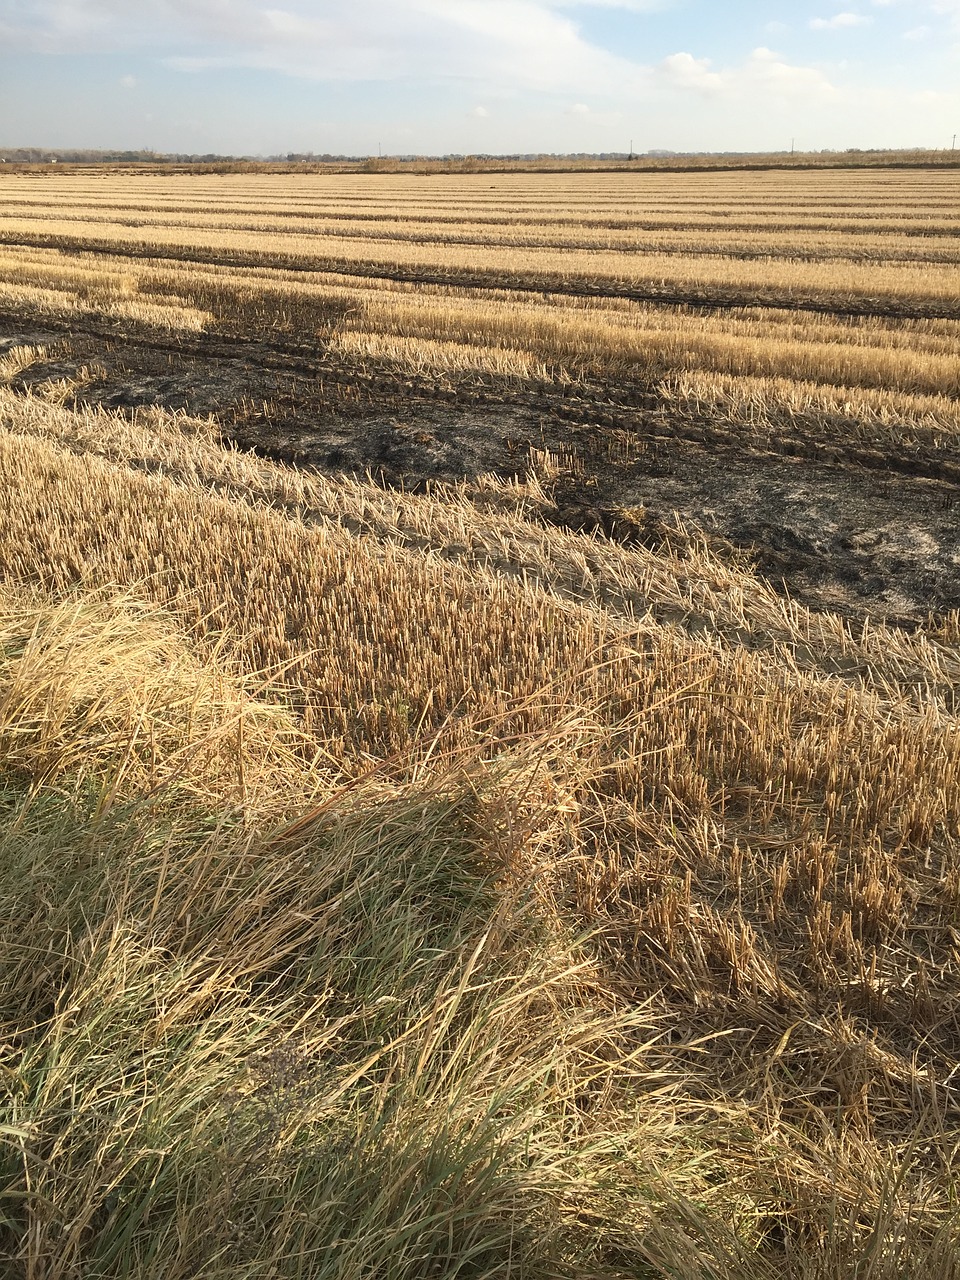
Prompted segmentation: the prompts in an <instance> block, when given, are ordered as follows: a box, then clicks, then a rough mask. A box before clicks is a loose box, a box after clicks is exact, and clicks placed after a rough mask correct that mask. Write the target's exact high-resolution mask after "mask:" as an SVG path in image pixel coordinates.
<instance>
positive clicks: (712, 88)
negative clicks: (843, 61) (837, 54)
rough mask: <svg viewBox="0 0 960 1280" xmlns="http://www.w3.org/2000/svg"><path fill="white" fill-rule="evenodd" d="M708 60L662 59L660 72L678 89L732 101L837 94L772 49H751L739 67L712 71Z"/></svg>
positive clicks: (822, 77)
mask: <svg viewBox="0 0 960 1280" xmlns="http://www.w3.org/2000/svg"><path fill="white" fill-rule="evenodd" d="M712 68H713V64H712V63H711V61H710V59H709V58H695V57H694V56H693V54H691V53H674V54H671V55H670V57H669V58H664V60H663V62H662V63H661V64H660V67H659V69H658V70H659V72H660V74H661V76H662V77H663V78H665V79H666V80H667V81H668V82H669V83H671V84H672V85H674V86H675V87H677V88H679V89H686V90H694V91H695V92H698V93H707V94H715V95H718V96H723V97H726V98H731V99H743V98H750V97H757V98H758V99H759V100H760V101H769V100H770V99H771V98H794V97H798V96H799V97H806V98H810V99H815V98H822V97H826V96H829V95H831V94H834V93H835V92H836V90H835V89H834V87H833V85H832V84H831V83H830V81H829V80H828V79H827V78H826V76H825V75H824V74H823V72H821V71H818V70H817V68H816V67H802V66H795V65H793V64H792V63H788V62H784V60H783V59H782V58H781V56H780V55H779V54H778V53H774V51H773V50H772V49H767V48H763V47H761V48H759V49H754V50H753V52H752V53H751V54H750V56H749V58H747V60H746V62H744V63H743V64H742V66H739V67H725V68H722V69H721V70H719V71H715V70H713V69H712Z"/></svg>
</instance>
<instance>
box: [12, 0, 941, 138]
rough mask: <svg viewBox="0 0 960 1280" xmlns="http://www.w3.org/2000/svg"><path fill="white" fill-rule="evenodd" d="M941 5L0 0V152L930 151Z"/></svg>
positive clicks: (877, 1) (935, 127) (915, 0)
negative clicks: (875, 148) (106, 149)
mask: <svg viewBox="0 0 960 1280" xmlns="http://www.w3.org/2000/svg"><path fill="white" fill-rule="evenodd" d="M954 133H960V0H729V2H724V0H0V146H29V145H33V146H49V147H136V148H139V147H151V148H153V149H155V150H160V151H189V152H208V151H216V152H223V153H234V154H249V155H262V154H272V153H277V152H281V153H282V152H287V151H317V152H324V151H329V152H334V153H341V152H346V153H351V154H364V155H366V154H375V153H376V152H377V149H378V147H379V148H382V150H383V153H384V154H385V155H386V154H390V153H404V152H416V153H420V154H436V153H445V152H475V151H486V152H516V151H522V152H526V151H616V150H625V149H626V148H627V147H629V145H630V143H631V141H632V142H633V145H634V147H635V148H636V149H637V150H639V151H646V150H650V149H656V148H667V149H674V150H681V151H698V150H706V151H728V150H766V149H772V150H783V149H786V148H789V146H790V144H791V139H794V138H795V139H796V146H797V148H798V150H799V149H811V150H816V149H821V148H844V147H871V146H880V147H897V146H925V147H949V146H950V145H951V139H952V136H953V134H954Z"/></svg>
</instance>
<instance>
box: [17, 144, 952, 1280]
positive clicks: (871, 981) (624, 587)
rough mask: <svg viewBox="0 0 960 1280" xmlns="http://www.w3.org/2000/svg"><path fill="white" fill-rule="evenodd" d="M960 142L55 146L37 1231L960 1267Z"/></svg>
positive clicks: (25, 341) (406, 1275)
mask: <svg viewBox="0 0 960 1280" xmlns="http://www.w3.org/2000/svg"><path fill="white" fill-rule="evenodd" d="M958 196H960V173H958V172H957V171H953V170H942V171H924V170H905V171H897V172H893V171H882V170H878V171H857V172H844V171H827V172H816V173H781V172H777V171H775V170H764V171H759V172H747V173H744V172H738V173H730V174H681V173H639V172H638V173H604V174H589V173H576V174H573V173H571V174H539V173H538V174H518V173H511V174H497V175H491V174H475V175H452V174H432V175H413V174H411V175H391V176H383V175H373V174H337V175H329V176H322V175H320V176H318V175H298V174H296V173H291V175H289V176H282V177H281V176H276V175H257V174H248V175H245V174H238V175H228V176H224V175H218V176H212V175H211V176H176V177H174V176H162V175H159V176H145V175H137V174H117V173H115V172H113V173H112V172H110V171H109V170H106V169H104V170H89V171H76V172H72V173H56V174H54V173H52V172H49V173H40V172H38V173H30V174H25V173H10V174H4V175H2V176H0V492H2V499H0V501H2V520H0V818H2V825H0V850H2V858H0V899H2V904H3V911H4V915H5V918H6V919H8V920H9V921H10V922H11V923H12V926H13V927H11V928H10V929H9V930H8V931H7V932H6V933H5V935H4V937H3V938H2V940H0V1053H2V1059H0V1062H2V1065H0V1100H2V1102H0V1106H2V1110H0V1257H2V1258H3V1259H4V1260H5V1261H6V1265H7V1266H8V1268H9V1269H10V1273H11V1274H12V1275H14V1276H18V1277H23V1280H39V1278H40V1277H43V1280H53V1278H54V1277H56V1278H58V1280H59V1278H60V1277H62V1278H63V1280H67V1278H68V1277H69V1278H71V1280H72V1278H73V1277H77V1278H78V1280H79V1277H83V1280H92V1278H94V1277H96V1278H98V1280H99V1278H100V1277H104V1278H106V1277H116V1278H117V1280H120V1278H121V1277H123V1278H129V1277H134V1276H136V1277H144V1278H147V1277H149V1278H150V1280H161V1277H162V1278H163V1280H171V1278H177V1277H183V1280H192V1278H193V1277H198V1276H202V1277H223V1278H224V1280H227V1278H228V1277H229V1278H230V1280H232V1278H233V1277H239V1276H243V1277H245V1278H246V1277H263V1278H264V1280H267V1277H285V1276H290V1277H293V1276H297V1277H323V1278H326V1277H331V1278H332V1277H337V1278H338V1280H347V1278H354V1277H355V1278H356V1280H360V1277H367V1276H373V1275H376V1276H385V1277H391V1278H394V1277H395V1278H396V1280H419V1278H420V1277H426V1276H436V1277H453V1276H462V1277H467V1276H469V1277H481V1276H489V1277H495V1276H496V1277H501V1276H502V1277H507V1276H529V1277H535V1278H537V1280H539V1278H540V1277H548V1276H549V1277H555V1276H556V1277H559V1276H593V1277H598V1278H599V1277H625V1276H640V1277H655V1276H656V1277H659V1276H663V1277H683V1278H684V1280H694V1277H696V1278H698V1280H699V1277H724V1278H725V1280H740V1278H744V1280H747V1278H749V1280H754V1278H756V1280H761V1278H762V1280H773V1277H788V1278H789V1280H794V1278H796V1280H801V1278H802V1280H812V1278H813V1277H817V1280H833V1278H839V1277H867V1276H869V1277H872V1278H876V1280H895V1278H899V1277H917V1278H919V1277H923V1280H934V1278H936V1280H939V1278H940V1277H944V1278H947V1277H956V1276H958V1275H960V1225H958V1221H957V1201H958V1186H957V1181H956V1174H955V1163H956V1154H957V1151H958V1149H960V1095H958V1092H957V1085H956V1064H957V1060H958V1055H960V995H958V992H960V953H958V945H960V933H958V930H960V699H958V690H960V612H958V607H960V586H958V583H960V573H958V570H960V539H958V536H957V521H958V511H960V507H958V505H957V497H958V493H960V487H958V486H960V359H958V356H960V240H958V238H957V229H958V227H960V212H958V209H960V199H958Z"/></svg>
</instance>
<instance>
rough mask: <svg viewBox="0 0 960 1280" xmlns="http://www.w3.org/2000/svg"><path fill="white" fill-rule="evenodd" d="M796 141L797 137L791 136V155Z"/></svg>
mask: <svg viewBox="0 0 960 1280" xmlns="http://www.w3.org/2000/svg"><path fill="white" fill-rule="evenodd" d="M796 141H797V140H796V138H791V139H790V154H791V155H793V152H794V147H795V144H796Z"/></svg>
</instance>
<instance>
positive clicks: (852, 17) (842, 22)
mask: <svg viewBox="0 0 960 1280" xmlns="http://www.w3.org/2000/svg"><path fill="white" fill-rule="evenodd" d="M872 21H873V19H872V18H871V17H869V16H868V15H865V14H862V13H836V14H834V16H833V17H832V18H811V19H810V26H811V28H812V29H813V30H814V31H841V30H843V29H844V28H845V27H866V26H869V25H870V23H871V22H872Z"/></svg>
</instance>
